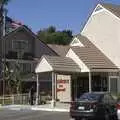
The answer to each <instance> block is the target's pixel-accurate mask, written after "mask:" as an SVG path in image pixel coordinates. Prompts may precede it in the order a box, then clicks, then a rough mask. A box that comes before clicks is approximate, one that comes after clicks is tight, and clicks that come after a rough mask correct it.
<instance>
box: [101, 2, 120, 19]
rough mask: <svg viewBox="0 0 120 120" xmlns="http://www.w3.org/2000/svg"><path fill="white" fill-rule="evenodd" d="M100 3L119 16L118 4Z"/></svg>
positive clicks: (119, 8)
mask: <svg viewBox="0 0 120 120" xmlns="http://www.w3.org/2000/svg"><path fill="white" fill-rule="evenodd" d="M101 5H102V6H103V7H104V8H106V9H107V10H109V11H110V12H112V13H113V14H114V15H116V16H117V17H119V18H120V5H115V4H110V3H101Z"/></svg>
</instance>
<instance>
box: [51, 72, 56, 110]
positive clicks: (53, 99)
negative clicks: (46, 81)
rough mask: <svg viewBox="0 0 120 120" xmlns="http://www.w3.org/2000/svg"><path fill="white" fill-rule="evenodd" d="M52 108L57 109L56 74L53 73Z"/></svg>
mask: <svg viewBox="0 0 120 120" xmlns="http://www.w3.org/2000/svg"><path fill="white" fill-rule="evenodd" d="M51 107H52V108H54V107H55V73H54V72H52V101H51Z"/></svg>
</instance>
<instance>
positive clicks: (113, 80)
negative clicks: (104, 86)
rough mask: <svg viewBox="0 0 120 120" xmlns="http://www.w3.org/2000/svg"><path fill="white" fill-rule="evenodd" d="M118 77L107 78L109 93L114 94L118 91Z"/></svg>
mask: <svg viewBox="0 0 120 120" xmlns="http://www.w3.org/2000/svg"><path fill="white" fill-rule="evenodd" d="M118 79H119V77H118V76H109V91H110V92H111V93H113V94H116V93H117V91H118V85H117V84H118Z"/></svg>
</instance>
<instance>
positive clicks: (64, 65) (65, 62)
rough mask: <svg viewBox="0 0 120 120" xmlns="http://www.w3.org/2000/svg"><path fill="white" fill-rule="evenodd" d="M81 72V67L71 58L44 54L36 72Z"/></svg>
mask: <svg viewBox="0 0 120 120" xmlns="http://www.w3.org/2000/svg"><path fill="white" fill-rule="evenodd" d="M52 71H55V72H69V73H73V72H74V73H75V72H77V73H78V72H81V69H80V67H79V66H78V65H77V64H76V63H75V62H74V61H73V60H72V59H71V58H67V57H59V56H43V57H42V58H41V60H40V62H39V63H38V65H37V66H36V69H35V72H36V73H41V72H52Z"/></svg>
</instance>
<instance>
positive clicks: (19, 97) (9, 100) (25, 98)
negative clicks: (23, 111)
mask: <svg viewBox="0 0 120 120" xmlns="http://www.w3.org/2000/svg"><path fill="white" fill-rule="evenodd" d="M3 101H4V104H5V105H10V104H29V94H28V93H25V94H13V95H5V96H4V97H3V96H0V104H3Z"/></svg>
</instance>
